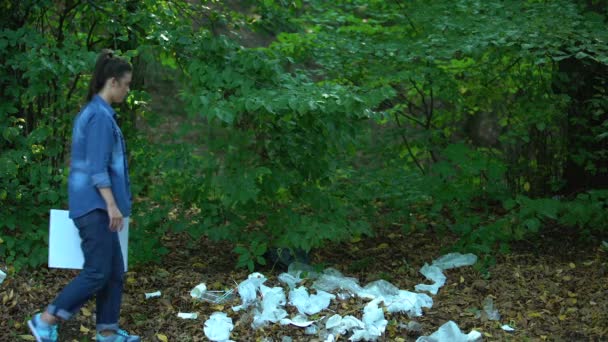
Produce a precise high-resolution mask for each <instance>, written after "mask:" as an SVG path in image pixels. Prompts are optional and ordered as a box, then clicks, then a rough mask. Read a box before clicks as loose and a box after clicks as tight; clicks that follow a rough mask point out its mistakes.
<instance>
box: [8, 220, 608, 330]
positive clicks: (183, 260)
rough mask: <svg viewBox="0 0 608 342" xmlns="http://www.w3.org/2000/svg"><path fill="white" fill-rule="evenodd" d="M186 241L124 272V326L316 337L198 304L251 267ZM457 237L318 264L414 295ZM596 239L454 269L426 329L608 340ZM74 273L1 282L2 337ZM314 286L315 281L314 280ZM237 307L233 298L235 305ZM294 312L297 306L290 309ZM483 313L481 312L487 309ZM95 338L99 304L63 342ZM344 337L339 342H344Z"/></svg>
mask: <svg viewBox="0 0 608 342" xmlns="http://www.w3.org/2000/svg"><path fill="white" fill-rule="evenodd" d="M185 242H186V240H185V238H181V237H174V238H172V239H169V240H167V244H168V245H169V246H171V248H172V253H171V254H170V255H169V256H168V257H167V258H166V259H165V260H164V261H163V263H162V264H161V265H150V266H143V267H133V269H132V270H130V272H129V273H128V274H127V278H126V289H125V295H124V304H123V311H122V321H121V324H122V325H123V326H124V327H125V328H127V329H129V330H131V331H133V332H135V333H138V334H140V335H142V336H143V338H144V341H159V340H164V339H165V337H166V340H168V341H205V340H207V339H206V338H205V335H204V333H203V323H204V321H205V320H206V319H207V318H208V317H209V315H210V314H211V313H213V312H214V311H223V312H225V313H227V314H228V316H230V317H231V318H232V319H233V322H234V324H235V329H234V330H233V332H232V335H231V338H232V339H233V340H236V341H271V340H273V341H281V339H282V337H283V336H290V337H292V338H293V340H294V341H316V340H318V338H317V337H315V336H308V335H304V333H303V330H302V329H300V328H296V327H291V326H280V325H278V324H276V325H271V326H269V327H266V328H264V329H260V330H253V329H251V328H250V323H251V319H252V317H251V315H250V314H248V313H246V312H238V313H235V312H233V311H232V309H231V306H232V305H233V304H232V303H228V304H226V305H212V304H209V303H206V302H197V301H194V300H192V298H191V297H190V294H189V292H190V290H191V289H192V288H193V287H194V286H195V285H197V284H199V283H201V282H205V283H206V284H207V287H208V288H209V289H212V290H213V289H218V290H219V289H223V288H225V287H226V286H231V285H232V284H234V283H235V282H240V281H242V280H244V279H246V277H247V274H248V272H247V271H246V270H236V271H235V270H234V267H233V265H234V262H235V256H234V255H233V254H232V253H231V252H230V250H231V246H229V245H225V244H217V243H211V242H207V241H203V242H201V243H200V244H198V245H197V246H196V248H188V247H187V244H186V243H185ZM449 242H450V238H447V237H446V238H445V239H443V241H439V240H438V239H437V237H436V236H435V234H431V233H429V232H427V233H415V234H409V235H407V236H404V235H402V234H400V233H395V232H393V233H385V234H378V236H377V237H375V238H369V239H363V240H361V241H358V242H350V243H344V244H335V245H331V246H328V247H326V248H325V249H323V250H317V251H314V253H313V255H312V259H313V261H314V262H315V263H322V264H323V265H324V266H325V267H329V266H331V267H335V268H337V269H339V270H340V271H342V272H343V273H344V274H345V275H347V276H353V277H357V278H358V279H359V281H360V283H361V284H362V285H364V284H366V283H368V282H370V281H373V280H376V279H380V278H383V279H386V280H388V281H390V282H392V283H393V284H395V285H396V286H398V287H399V288H401V289H406V290H413V289H414V286H415V285H416V284H419V283H422V282H425V279H424V277H423V276H422V275H421V274H420V273H419V272H418V271H419V269H420V267H421V266H422V265H423V264H424V263H425V262H429V263H430V262H431V261H432V260H434V259H436V258H437V257H439V256H441V255H443V254H444V253H445V250H443V248H444V247H445V246H448V245H449ZM600 245H601V243H600V242H599V241H595V242H593V243H591V244H589V243H584V242H582V241H581V240H580V239H578V238H577V237H576V236H569V235H568V234H566V233H562V232H553V233H551V234H548V235H547V236H546V237H545V238H543V239H542V240H539V241H531V242H526V243H524V244H519V245H517V246H514V248H513V251H512V253H510V254H509V255H503V256H498V258H497V263H496V265H494V266H491V267H490V268H489V277H488V276H487V274H486V276H484V273H483V272H482V271H480V270H478V269H477V268H475V267H462V268H457V269H452V270H447V271H446V272H445V273H446V275H447V282H446V285H445V286H444V287H443V288H441V289H440V291H439V293H438V294H437V295H436V296H434V297H433V299H434V305H433V307H432V308H431V309H426V310H425V311H424V315H423V316H422V317H419V318H416V319H415V321H417V322H418V323H420V325H421V327H422V333H423V334H430V333H432V332H434V331H435V330H436V329H437V328H438V327H439V326H441V325H442V324H443V323H445V322H447V321H449V320H453V321H455V322H456V323H457V324H458V325H459V326H460V328H461V329H462V330H463V331H464V332H466V333H468V332H469V331H470V330H471V329H476V330H478V331H480V332H481V333H483V335H484V336H485V340H489V341H526V340H530V341H540V340H548V341H602V340H603V341H606V340H608V253H606V251H604V250H603V249H602V248H601V247H600ZM260 271H261V272H262V273H263V274H264V275H266V277H267V278H268V279H269V280H268V281H267V283H266V284H267V285H276V284H279V282H278V280H277V276H278V275H279V274H280V270H277V269H271V268H270V267H266V268H264V269H260ZM75 274H76V273H75V272H74V271H66V270H54V269H53V270H48V269H45V268H40V269H38V270H35V271H33V272H21V273H20V274H18V275H10V276H9V277H8V278H7V279H6V280H5V282H4V283H3V284H2V285H0V299H1V300H2V303H1V304H2V305H1V306H0V340H2V341H20V340H31V337H30V336H29V335H27V334H28V329H27V325H26V321H27V319H28V318H29V317H30V316H31V315H32V314H34V313H35V312H37V311H38V310H40V308H42V307H43V306H45V305H46V304H47V303H48V302H49V301H50V300H52V299H53V297H54V295H55V294H56V293H57V292H58V291H59V290H60V289H61V288H62V287H63V286H64V285H65V284H66V283H67V282H68V281H69V280H70V279H71V278H72V277H73V276H74V275H75ZM309 285H310V284H309ZM157 290H160V291H162V296H161V297H160V298H153V299H148V300H146V299H145V298H144V293H145V292H154V291H157ZM488 296H491V298H493V300H494V304H495V307H496V308H497V309H498V311H499V313H500V314H501V316H502V319H501V321H500V323H499V322H496V321H490V320H488V319H487V318H486V317H485V316H484V315H481V317H479V315H478V314H476V313H477V312H479V310H480V309H482V301H483V300H484V299H485V298H487V297H488ZM237 302H238V299H237V301H235V303H237ZM364 304H365V303H364V302H363V301H361V300H355V299H350V300H348V301H343V302H335V301H334V302H332V305H331V306H330V308H329V309H328V310H326V311H324V312H322V313H321V314H320V315H319V316H323V315H333V314H334V311H335V312H338V313H340V314H342V315H345V314H353V315H356V316H358V317H361V312H362V308H363V305H364ZM180 311H181V312H198V313H199V318H198V319H197V320H183V319H180V318H178V317H177V316H176V315H177V313H178V312H180ZM288 311H290V313H291V312H294V308H291V307H289V306H288ZM481 311H483V310H481ZM386 318H387V319H388V320H389V325H388V327H387V331H386V334H385V336H384V337H383V338H382V339H381V341H414V340H415V339H416V337H417V336H418V335H419V334H420V333H419V332H412V331H408V330H407V329H405V328H404V327H403V326H405V324H407V323H408V322H409V321H410V319H408V317H407V316H404V315H391V314H388V313H387V314H386ZM501 324H510V325H511V326H512V327H514V328H516V331H515V332H513V333H507V332H505V331H503V330H501V329H500V325H501ZM93 337H94V303H93V302H92V301H91V302H89V304H88V305H87V306H86V307H85V308H84V309H83V310H82V312H81V314H80V315H78V316H77V317H75V318H74V319H73V320H71V321H69V322H66V323H64V324H63V325H62V326H61V327H60V341H90V340H92V339H93ZM346 340H347V338H345V337H340V338H339V339H338V341H346Z"/></svg>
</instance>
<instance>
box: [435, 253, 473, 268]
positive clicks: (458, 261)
mask: <svg viewBox="0 0 608 342" xmlns="http://www.w3.org/2000/svg"><path fill="white" fill-rule="evenodd" d="M476 262H477V256H476V255H475V254H471V253H468V254H460V253H448V254H446V255H444V256H442V257H439V258H437V259H435V261H433V266H437V267H439V268H441V269H442V270H449V269H452V268H456V267H462V266H471V265H473V264H475V263H476Z"/></svg>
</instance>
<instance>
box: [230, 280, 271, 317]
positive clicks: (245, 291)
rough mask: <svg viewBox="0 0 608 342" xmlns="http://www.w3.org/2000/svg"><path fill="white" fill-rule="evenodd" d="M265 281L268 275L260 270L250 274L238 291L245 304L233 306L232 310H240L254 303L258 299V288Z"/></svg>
mask: <svg viewBox="0 0 608 342" xmlns="http://www.w3.org/2000/svg"><path fill="white" fill-rule="evenodd" d="M265 281H266V277H264V275H263V274H261V273H258V272H255V273H252V274H250V275H249V276H248V277H247V280H244V281H242V282H241V283H240V284H239V286H238V291H239V296H241V301H242V302H243V304H241V305H237V306H234V307H232V310H234V311H239V310H242V309H246V308H248V307H249V306H250V305H251V304H253V303H254V302H255V301H256V298H257V291H258V289H259V288H260V286H261V285H262V284H264V282H265Z"/></svg>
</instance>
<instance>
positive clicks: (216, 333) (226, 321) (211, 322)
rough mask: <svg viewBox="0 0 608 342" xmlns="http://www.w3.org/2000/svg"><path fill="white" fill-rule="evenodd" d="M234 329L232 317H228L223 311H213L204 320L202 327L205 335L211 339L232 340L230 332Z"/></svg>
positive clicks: (222, 341) (221, 341)
mask: <svg viewBox="0 0 608 342" xmlns="http://www.w3.org/2000/svg"><path fill="white" fill-rule="evenodd" d="M232 329H234V325H233V324H232V318H230V317H228V316H227V315H226V314H225V313H223V312H214V313H212V314H211V317H209V319H208V320H207V321H205V327H204V328H203V330H204V332H205V336H207V338H208V339H210V340H211V341H219V342H224V341H232V340H230V332H231V331H232Z"/></svg>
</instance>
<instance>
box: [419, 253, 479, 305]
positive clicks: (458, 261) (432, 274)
mask: <svg viewBox="0 0 608 342" xmlns="http://www.w3.org/2000/svg"><path fill="white" fill-rule="evenodd" d="M476 262H477V256H476V255H475V254H471V253H469V254H461V253H448V254H446V255H444V256H441V257H439V258H437V259H435V260H434V261H433V264H431V265H429V264H424V266H422V268H421V269H420V273H422V275H424V276H425V277H426V278H427V279H428V280H430V281H432V282H433V284H430V285H428V284H418V285H416V286H415V289H416V291H428V292H429V293H431V294H433V295H436V294H437V292H438V291H439V288H441V287H442V286H443V285H445V281H446V279H447V278H446V276H445V275H444V274H443V271H445V270H449V269H452V268H456V267H462V266H470V265H473V264H475V263H476Z"/></svg>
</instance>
